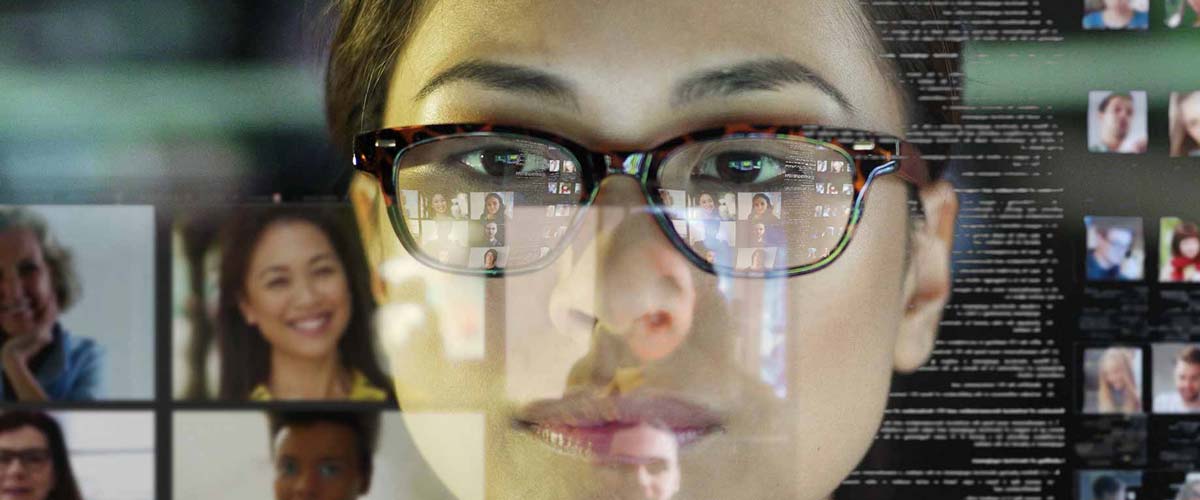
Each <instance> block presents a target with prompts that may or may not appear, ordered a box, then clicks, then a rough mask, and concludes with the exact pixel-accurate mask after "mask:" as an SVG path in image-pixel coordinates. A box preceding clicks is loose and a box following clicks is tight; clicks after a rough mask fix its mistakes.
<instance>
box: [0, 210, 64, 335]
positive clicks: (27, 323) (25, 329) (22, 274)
mask: <svg viewBox="0 0 1200 500" xmlns="http://www.w3.org/2000/svg"><path fill="white" fill-rule="evenodd" d="M50 274H51V273H50V266H49V264H48V263H47V262H46V257H45V255H44V254H43V253H42V246H41V245H40V244H38V240H37V236H35V235H34V234H33V231H30V230H28V229H10V230H7V231H3V232H0V330H3V331H4V332H5V333H6V334H8V335H29V334H36V333H44V332H49V331H50V329H52V328H54V323H55V322H56V321H58V314H59V309H58V295H57V294H55V293H54V283H53V281H54V280H53V278H52V277H51V275H50Z"/></svg>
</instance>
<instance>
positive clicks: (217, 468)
mask: <svg viewBox="0 0 1200 500" xmlns="http://www.w3.org/2000/svg"><path fill="white" fill-rule="evenodd" d="M173 425H174V428H175V433H174V438H173V442H172V449H173V466H174V467H173V468H174V470H173V474H172V477H173V480H172V483H173V492H172V494H173V498H177V499H181V500H182V499H196V500H200V499H206V498H274V499H276V500H292V499H300V498H303V499H320V500H325V499H328V500H391V499H395V498H419V499H422V500H425V499H429V500H443V499H444V500H451V499H452V498H454V497H452V496H450V495H449V494H448V493H447V492H446V491H445V489H444V488H441V486H440V485H439V484H438V483H437V479H436V477H434V476H433V473H432V472H431V471H430V470H429V468H428V466H426V465H425V463H424V461H422V460H421V457H420V456H419V455H417V452H416V449H415V448H413V445H412V440H411V438H410V437H409V436H408V433H407V432H406V431H405V427H404V422H403V421H402V418H401V416H400V413H399V412H395V411H387V412H380V411H340V410H278V411H266V412H263V411H237V412H218V411H185V412H176V413H175V414H174V415H173Z"/></svg>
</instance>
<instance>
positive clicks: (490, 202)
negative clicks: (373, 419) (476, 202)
mask: <svg viewBox="0 0 1200 500" xmlns="http://www.w3.org/2000/svg"><path fill="white" fill-rule="evenodd" d="M484 205H485V206H484V208H486V209H487V214H488V216H489V217H490V216H494V215H496V212H499V211H500V198H497V197H495V196H488V198H487V201H486V202H484Z"/></svg>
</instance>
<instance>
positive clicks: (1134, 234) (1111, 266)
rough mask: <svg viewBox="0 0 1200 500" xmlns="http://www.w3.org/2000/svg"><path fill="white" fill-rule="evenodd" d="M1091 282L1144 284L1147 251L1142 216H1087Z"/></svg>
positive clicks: (1086, 273)
mask: <svg viewBox="0 0 1200 500" xmlns="http://www.w3.org/2000/svg"><path fill="white" fill-rule="evenodd" d="M1084 225H1085V226H1086V228H1087V254H1086V255H1085V256H1084V258H1083V261H1084V276H1085V278H1086V279H1087V281H1094V282H1104V281H1141V280H1142V278H1143V276H1144V274H1145V263H1146V250H1145V245H1146V243H1145V237H1144V235H1143V232H1142V219H1141V218H1140V217H1104V216H1087V217H1084Z"/></svg>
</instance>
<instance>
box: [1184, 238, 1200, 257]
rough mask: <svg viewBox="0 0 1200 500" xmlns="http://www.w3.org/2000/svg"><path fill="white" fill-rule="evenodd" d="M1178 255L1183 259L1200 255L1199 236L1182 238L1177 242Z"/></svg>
mask: <svg viewBox="0 0 1200 500" xmlns="http://www.w3.org/2000/svg"><path fill="white" fill-rule="evenodd" d="M1179 255H1180V257H1183V258H1185V259H1193V260H1194V259H1195V258H1196V257H1197V256H1200V238H1194V237H1193V238H1184V239H1183V240H1182V241H1180V242H1179Z"/></svg>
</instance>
